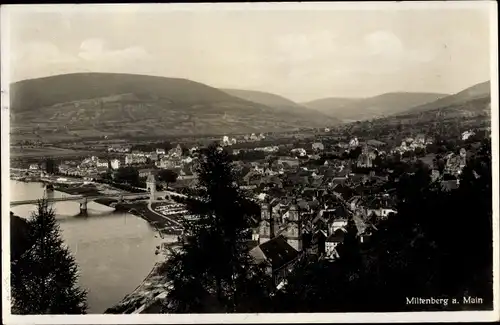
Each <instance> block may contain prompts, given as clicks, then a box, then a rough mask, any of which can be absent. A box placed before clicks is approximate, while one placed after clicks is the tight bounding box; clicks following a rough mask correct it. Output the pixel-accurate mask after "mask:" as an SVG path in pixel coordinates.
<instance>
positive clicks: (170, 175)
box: [158, 169, 179, 188]
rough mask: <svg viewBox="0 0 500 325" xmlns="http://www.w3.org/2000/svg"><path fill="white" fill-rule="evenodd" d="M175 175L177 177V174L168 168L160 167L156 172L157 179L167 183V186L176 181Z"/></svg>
mask: <svg viewBox="0 0 500 325" xmlns="http://www.w3.org/2000/svg"><path fill="white" fill-rule="evenodd" d="M177 177H179V175H178V174H177V173H176V172H174V171H173V170H170V169H162V170H160V171H159V172H158V178H159V180H160V181H162V182H165V183H167V188H168V184H170V183H175V181H177Z"/></svg>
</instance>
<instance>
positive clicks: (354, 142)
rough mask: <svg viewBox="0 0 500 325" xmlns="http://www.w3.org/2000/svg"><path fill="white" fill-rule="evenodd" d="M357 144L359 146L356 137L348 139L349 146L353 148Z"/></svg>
mask: <svg viewBox="0 0 500 325" xmlns="http://www.w3.org/2000/svg"><path fill="white" fill-rule="evenodd" d="M357 146H359V141H358V138H356V137H354V138H353V139H351V141H349V147H350V148H355V147H357Z"/></svg>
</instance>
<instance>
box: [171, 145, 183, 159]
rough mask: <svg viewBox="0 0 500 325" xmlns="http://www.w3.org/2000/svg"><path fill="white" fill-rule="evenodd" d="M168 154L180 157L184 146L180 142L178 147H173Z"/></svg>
mask: <svg viewBox="0 0 500 325" xmlns="http://www.w3.org/2000/svg"><path fill="white" fill-rule="evenodd" d="M168 155H169V156H171V157H174V158H180V157H181V156H182V147H181V145H180V144H178V145H177V147H175V148H172V149H170V150H169V151H168Z"/></svg>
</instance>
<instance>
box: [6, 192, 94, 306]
mask: <svg viewBox="0 0 500 325" xmlns="http://www.w3.org/2000/svg"><path fill="white" fill-rule="evenodd" d="M28 225H29V239H30V241H31V243H32V246H31V248H30V249H28V250H27V251H26V252H25V253H24V254H23V255H22V256H21V257H20V258H18V259H17V260H16V261H13V262H12V263H11V264H12V268H11V274H12V310H13V313H16V314H84V313H86V309H87V304H86V295H87V294H86V292H85V291H84V290H82V289H80V288H79V287H78V284H77V281H78V268H77V265H76V262H75V260H74V258H73V256H72V255H71V253H70V252H69V250H68V248H67V247H65V245H64V242H63V240H62V239H61V234H60V230H59V225H58V224H57V221H56V218H55V213H54V210H53V209H52V208H51V207H49V205H48V202H47V200H44V199H43V200H40V201H39V202H38V205H37V210H36V211H35V212H34V213H33V214H32V216H31V219H30V220H29V222H28Z"/></svg>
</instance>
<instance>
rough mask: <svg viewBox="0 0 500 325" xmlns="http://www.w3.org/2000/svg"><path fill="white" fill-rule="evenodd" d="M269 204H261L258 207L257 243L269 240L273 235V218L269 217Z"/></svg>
mask: <svg viewBox="0 0 500 325" xmlns="http://www.w3.org/2000/svg"><path fill="white" fill-rule="evenodd" d="M271 212H272V210H271V205H270V204H269V203H267V202H266V203H264V204H262V206H261V208H260V225H259V245H260V244H262V243H265V242H266V241H269V240H270V239H272V238H273V237H274V227H273V220H272V217H271V214H272V213H271Z"/></svg>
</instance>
